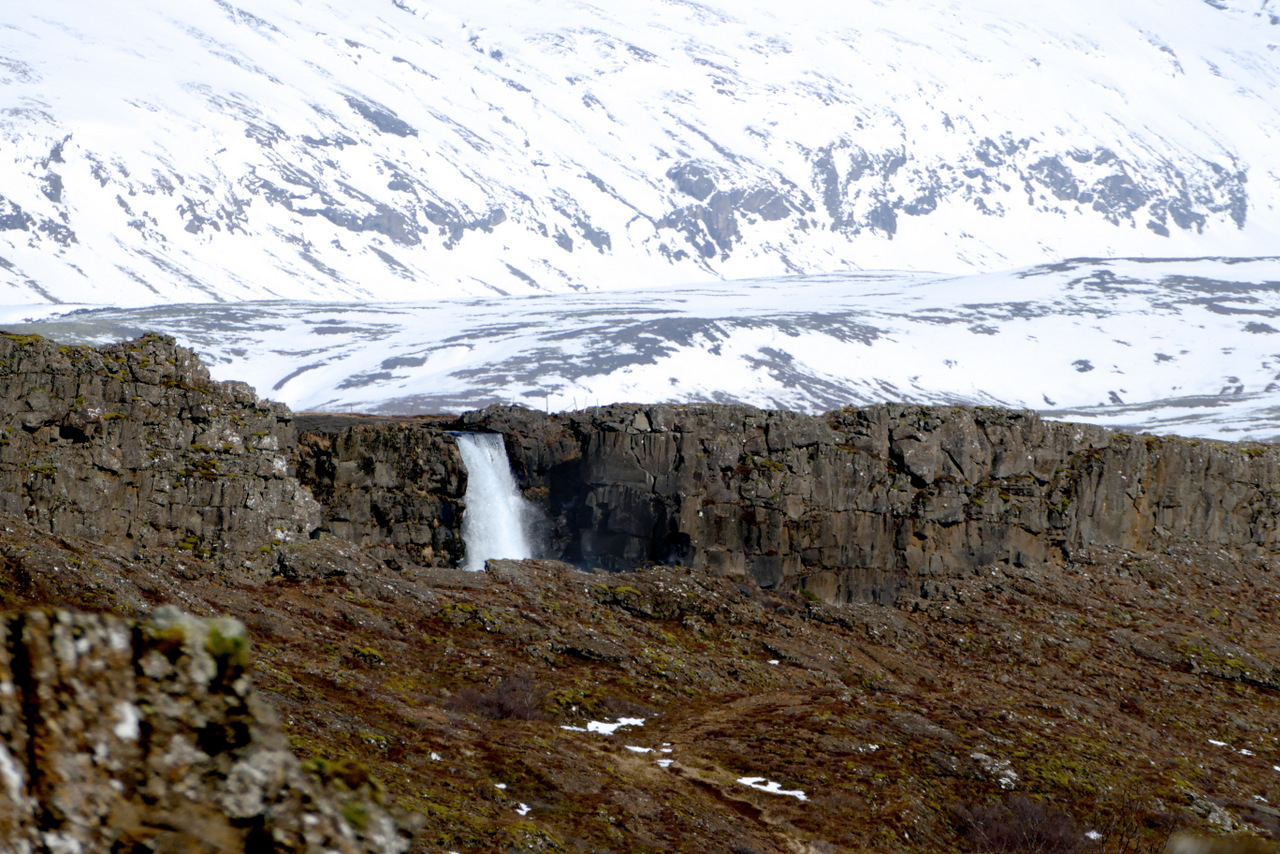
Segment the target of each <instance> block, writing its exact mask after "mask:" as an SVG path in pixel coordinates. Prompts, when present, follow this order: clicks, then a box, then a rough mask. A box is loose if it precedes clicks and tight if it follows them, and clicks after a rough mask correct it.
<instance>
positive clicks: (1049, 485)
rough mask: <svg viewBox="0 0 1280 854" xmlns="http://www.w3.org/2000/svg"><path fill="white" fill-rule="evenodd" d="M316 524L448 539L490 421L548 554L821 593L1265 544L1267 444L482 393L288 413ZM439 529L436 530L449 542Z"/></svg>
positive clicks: (982, 413) (880, 411)
mask: <svg viewBox="0 0 1280 854" xmlns="http://www.w3.org/2000/svg"><path fill="white" fill-rule="evenodd" d="M298 424H299V429H300V431H301V433H302V441H301V446H300V447H301V454H302V459H303V460H304V464H303V465H302V466H301V472H302V478H303V481H304V482H305V483H308V484H309V485H311V486H312V488H313V489H314V490H315V491H316V494H317V495H321V496H324V497H325V502H324V503H325V508H326V509H325V514H326V521H325V522H324V523H323V525H322V530H327V531H330V532H332V533H333V534H334V535H335V536H339V537H342V538H344V539H354V540H355V541H357V542H361V543H367V542H378V543H381V544H385V545H386V546H388V547H398V548H400V549H402V550H403V551H404V552H405V555H404V556H402V559H406V560H421V559H424V558H425V559H427V560H430V559H434V558H435V557H436V556H437V555H442V556H444V557H445V558H446V559H453V557H454V556H455V555H456V554H457V553H458V552H457V547H458V544H459V542H460V540H459V538H458V536H457V531H458V526H459V525H460V521H459V520H460V516H461V513H460V511H461V508H462V504H461V501H460V499H461V493H462V490H463V488H464V485H465V472H464V471H461V470H460V461H459V460H458V458H457V454H456V453H455V452H454V449H453V447H452V445H451V442H450V440H449V438H448V433H447V431H448V430H489V431H495V432H499V433H502V434H503V435H504V436H505V437H506V441H507V449H508V453H509V455H510V457H511V459H512V461H513V464H514V466H515V467H516V469H517V470H518V472H519V473H520V475H521V476H522V479H523V482H524V483H525V484H526V485H527V493H528V495H529V496H530V497H531V499H533V500H535V501H536V502H538V503H539V504H540V505H541V506H542V507H543V508H544V509H545V511H546V513H547V518H548V542H547V549H548V551H549V554H550V556H554V557H558V558H561V559H564V560H568V561H571V562H573V563H576V564H579V565H583V566H588V567H597V568H605V569H609V570H625V569H634V568H636V567H638V566H641V565H645V564H652V563H665V564H679V565H684V566H691V567H695V568H706V569H709V570H711V571H714V572H718V573H722V574H726V575H730V576H734V577H741V576H744V575H750V576H752V578H753V579H754V580H755V581H756V582H757V583H759V584H760V585H762V586H764V587H766V588H789V589H796V588H803V589H806V590H809V591H811V592H813V593H814V594H816V595H818V596H820V597H821V598H823V599H826V600H828V601H833V602H849V601H870V600H875V601H881V602H892V601H893V600H894V599H895V598H896V597H897V595H898V594H899V593H900V592H901V591H904V590H910V591H912V593H913V594H914V593H916V592H921V593H922V594H923V595H925V596H933V597H938V596H942V597H945V596H947V595H948V590H949V583H948V581H947V579H949V578H952V577H955V576H956V575H958V574H959V575H963V574H967V573H969V572H971V571H973V570H974V569H976V568H978V567H982V566H986V565H989V564H992V563H1003V564H1006V565H1013V566H1031V565H1035V564H1041V563H1046V562H1048V563H1061V562H1062V561H1063V560H1064V559H1065V558H1066V557H1067V556H1068V555H1069V554H1070V553H1071V552H1072V551H1074V550H1079V549H1082V548H1085V547H1087V546H1091V545H1108V546H1117V547H1121V548H1126V549H1133V550H1139V551H1141V550H1147V549H1150V548H1152V547H1153V546H1155V545H1157V544H1161V543H1167V542H1169V541H1173V540H1184V541H1188V540H1189V541H1195V542H1200V543H1207V544H1213V545H1217V546H1221V547H1224V548H1228V549H1232V550H1237V551H1240V552H1242V553H1246V554H1253V553H1257V552H1260V551H1261V552H1266V551H1272V550H1274V549H1275V548H1276V546H1277V544H1280V530H1278V529H1277V512H1278V511H1280V491H1277V488H1276V486H1275V484H1276V482H1277V475H1278V474H1280V470H1278V469H1277V466H1278V465H1280V454H1277V452H1276V450H1274V449H1272V448H1270V447H1268V446H1263V445H1253V446H1241V445H1230V444H1224V443H1212V442H1202V441H1197V440H1187V439H1178V438H1160V437H1154V436H1141V437H1137V436H1132V435H1128V434H1124V433H1114V432H1110V431H1106V430H1103V429H1101V428H1096V427H1086V426H1080V425H1072V424H1062V423H1056V422H1049V421H1044V420H1042V419H1040V418H1039V417H1038V416H1036V415H1035V414H1034V413H1030V412H1011V411H1006V410H997V409H984V408H939V407H919V406H892V405H890V406H875V407H868V408H864V409H847V410H840V411H837V412H832V413H829V414H827V415H825V416H817V417H810V416H805V415H799V414H796V413H791V412H766V411H762V410H757V409H752V408H749V407H742V406H676V405H661V406H611V407H605V408H601V409H597V410H589V411H584V412H577V413H569V414H564V415H545V414H543V413H538V412H533V411H530V410H526V409H519V408H506V407H498V408H492V409H488V410H484V411H482V412H476V413H470V414H468V415H464V416H463V417H462V418H460V419H458V420H456V421H443V420H437V421H416V422H415V421H407V422H406V421H379V420H370V419H342V418H335V417H332V416H323V417H314V416H302V417H300V418H299V420H298ZM442 545H447V546H449V547H450V548H449V549H444V548H442Z"/></svg>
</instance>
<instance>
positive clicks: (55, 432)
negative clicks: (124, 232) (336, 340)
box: [0, 335, 320, 565]
mask: <svg viewBox="0 0 1280 854" xmlns="http://www.w3.org/2000/svg"><path fill="white" fill-rule="evenodd" d="M291 418H292V416H291V414H290V413H289V411H288V409H287V408H285V407H284V406H282V405H280V404H276V403H270V402H266V401H259V400H258V399H257V397H256V395H254V393H253V390H252V389H250V388H249V387H248V386H247V385H245V384H244V383H215V382H211V381H210V379H209V374H208V371H207V370H206V369H205V368H204V367H203V366H202V365H201V364H200V362H199V360H198V358H197V357H196V356H195V354H194V353H192V352H191V351H190V350H187V349H185V348H183V347H178V346H176V345H175V343H174V341H173V339H171V338H167V337H164V336H158V335H149V336H146V337H143V338H140V339H138V340H136V341H132V342H127V343H124V344H118V345H113V346H109V347H103V348H101V349H96V350H95V349H90V348H87V347H67V346H60V345H57V344H55V343H53V342H50V341H46V340H44V339H41V338H38V337H35V336H12V335H0V513H3V514H5V515H8V516H18V517H25V518H26V519H28V520H29V521H31V522H33V523H35V524H36V525H37V526H38V527H40V528H43V529H45V530H47V531H49V532H50V533H53V534H58V535H63V536H77V537H83V538H85V539H90V540H95V541H99V542H110V543H113V544H132V545H133V546H134V547H135V548H137V549H149V548H154V547H158V546H178V547H180V548H183V549H186V550H188V551H190V552H193V553H196V554H199V555H205V556H216V557H219V558H220V559H223V560H224V562H226V563H230V564H236V565H239V564H241V563H243V562H246V561H248V562H250V563H255V562H261V559H262V555H261V554H260V553H259V549H260V548H261V547H262V546H263V545H264V544H271V543H275V542H281V541H289V540H293V539H296V538H300V537H302V538H305V537H306V536H307V535H308V533H310V531H311V530H313V529H314V528H315V527H317V525H318V524H319V520H320V507H319V505H318V504H317V503H316V501H315V500H314V499H313V498H312V497H311V495H310V493H309V492H307V490H305V489H303V488H302V487H301V486H300V485H299V483H298V481H297V480H296V479H295V478H294V477H292V472H291V471H290V465H291V458H290V452H291V451H292V449H293V446H294V444H295V437H294V432H293V429H292V425H291Z"/></svg>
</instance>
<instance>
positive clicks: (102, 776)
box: [0, 607, 410, 854]
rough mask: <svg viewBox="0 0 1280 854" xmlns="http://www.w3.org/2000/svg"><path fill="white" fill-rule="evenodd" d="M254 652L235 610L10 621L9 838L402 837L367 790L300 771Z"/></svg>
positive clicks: (72, 846)
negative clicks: (206, 616) (259, 684)
mask: <svg viewBox="0 0 1280 854" xmlns="http://www.w3.org/2000/svg"><path fill="white" fill-rule="evenodd" d="M248 666H249V660H248V637H247V636H246V634H245V631H244V628H243V626H241V625H240V624H239V623H238V622H236V621H234V620H231V619H227V618H220V619H215V620H210V621H205V620H200V619H197V618H195V617H191V616H188V615H186V614H183V613H182V612H180V611H178V610H177V609H175V608H171V607H170V608H162V609H159V610H157V611H156V612H155V614H154V615H153V616H152V618H151V619H150V620H149V621H148V622H145V623H142V624H129V623H126V622H124V621H123V620H120V619H117V618H115V617H110V616H90V615H83V614H74V613H70V612H66V611H30V612H27V613H23V614H13V615H9V616H7V617H5V618H3V619H2V620H0V686H3V690H0V779H2V780H3V785H4V793H5V795H6V797H4V798H2V799H0V839H2V840H3V846H2V847H3V848H4V850H6V851H84V852H92V851H150V852H197V851H198V852H208V854H224V853H225V854H231V852H244V851H279V852H286V851H292V852H316V854H319V852H331V851H333V852H337V851H340V852H347V854H355V852H375V851H376V852H388V854H390V852H403V851H407V850H408V848H409V844H410V840H409V839H408V838H406V837H405V836H403V835H402V834H401V833H400V831H399V830H398V829H397V827H396V825H395V823H394V822H393V821H392V820H391V819H390V818H389V816H388V815H387V814H386V813H385V812H384V811H383V810H382V809H381V808H380V807H378V806H377V805H376V804H375V803H374V802H373V800H372V796H373V794H374V793H373V792H372V790H371V789H369V788H368V787H367V786H366V787H365V788H363V789H361V788H360V787H359V786H356V787H353V788H352V789H351V790H349V791H347V792H345V793H343V794H342V795H341V796H340V797H341V798H342V800H338V799H337V798H335V797H334V796H333V795H332V794H331V793H328V792H326V791H325V790H324V782H323V778H324V773H323V772H324V771H325V770H328V769H327V768H326V767H325V766H317V768H316V771H317V774H316V775H312V774H308V773H306V772H304V770H303V768H302V766H301V765H300V764H299V763H298V760H297V759H296V758H295V757H294V755H293V754H292V753H291V752H290V751H289V748H288V745H287V743H286V742H285V738H284V735H283V733H282V732H281V729H280V723H279V721H278V719H277V718H276V717H275V714H274V713H273V712H272V711H271V710H270V709H269V708H268V707H267V706H266V705H264V704H263V703H262V701H261V700H259V699H258V697H257V695H256V694H255V693H254V691H253V688H252V686H251V684H250V681H249V677H248V675H247V669H248ZM353 819H354V820H353Z"/></svg>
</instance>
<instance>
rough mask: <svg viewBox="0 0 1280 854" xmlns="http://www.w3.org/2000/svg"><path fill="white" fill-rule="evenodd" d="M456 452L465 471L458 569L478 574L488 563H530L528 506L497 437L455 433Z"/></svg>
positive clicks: (488, 434)
mask: <svg viewBox="0 0 1280 854" xmlns="http://www.w3.org/2000/svg"><path fill="white" fill-rule="evenodd" d="M455 436H456V438H457V441H458V450H459V451H460V452H461V453H462V462H463V463H465V464H466V466H467V492H466V495H464V496H463V501H464V502H466V510H464V511H463V514H462V541H463V542H464V543H466V544H467V556H466V558H465V559H464V560H463V562H462V568H463V569H466V570H470V571H472V572H479V571H481V570H483V569H484V562H485V561H486V560H489V559H490V558H512V559H518V560H519V559H524V558H530V557H533V547H532V545H531V544H530V536H529V530H528V523H529V520H530V516H531V508H530V507H529V502H528V500H527V499H525V497H524V496H523V495H521V494H520V490H519V489H518V488H517V487H516V479H515V477H513V476H512V474H511V463H510V462H508V460H507V449H506V446H504V445H503V443H502V436H500V435H498V434H497V433H457V434H455Z"/></svg>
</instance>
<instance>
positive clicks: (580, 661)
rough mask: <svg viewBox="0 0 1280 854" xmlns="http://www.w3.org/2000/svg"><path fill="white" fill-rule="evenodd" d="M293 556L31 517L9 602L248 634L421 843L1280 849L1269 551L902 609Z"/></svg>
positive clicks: (1001, 583)
mask: <svg viewBox="0 0 1280 854" xmlns="http://www.w3.org/2000/svg"><path fill="white" fill-rule="evenodd" d="M275 548H279V549H283V550H287V551H288V552H289V555H288V564H289V565H290V566H294V567H297V568H298V571H296V572H294V573H292V575H293V577H282V576H277V577H274V578H271V579H270V580H264V581H261V582H260V583H251V582H246V581H244V580H239V581H235V582H232V581H230V580H228V579H227V578H226V577H225V576H222V575H220V573H219V572H218V571H217V569H216V567H215V566H214V565H213V564H210V563H206V562H205V561H204V560H202V559H201V558H199V557H196V556H193V555H191V554H189V553H181V552H171V551H157V552H156V553H155V554H153V555H150V556H147V557H144V558H139V557H137V556H135V555H134V554H128V553H124V552H118V551H115V550H113V549H111V548H106V547H102V546H100V545H96V544H94V543H91V542H88V541H81V540H76V539H73V538H56V537H52V536H50V535H47V534H42V533H40V532H38V531H37V530H36V529H34V528H32V527H30V526H28V525H27V524H26V523H25V522H22V521H20V520H16V519H8V520H6V521H5V522H4V524H3V533H2V534H0V596H2V598H3V605H4V606H5V607H6V608H17V607H26V606H29V605H36V604H61V605H71V606H74V607H77V608H81V609H89V610H108V611H112V612H115V613H119V614H123V615H125V616H133V615H142V614H144V613H146V612H149V611H150V610H151V609H153V608H154V607H155V606H157V605H160V604H162V603H176V604H178V605H180V606H181V607H182V608H184V609H186V610H188V611H191V612H193V613H196V614H202V615H213V614H231V615H234V616H237V617H239V618H240V619H242V620H243V621H244V622H245V623H246V625H247V626H248V628H249V630H250V632H251V634H252V636H253V639H254V641H253V650H252V661H253V662H254V663H253V671H254V678H255V679H256V682H257V684H258V686H259V688H260V689H261V691H262V693H263V694H264V696H265V697H266V698H268V699H269V700H270V701H271V702H273V704H274V705H275V706H276V707H277V709H278V710H279V711H280V713H281V716H282V718H283V720H284V723H285V727H286V731H287V733H288V737H289V739H290V742H291V744H292V747H293V749H294V750H295V752H296V753H297V754H298V755H299V756H300V757H301V758H303V759H310V758H320V759H324V760H326V761H328V762H329V763H335V762H338V761H341V760H347V766H346V767H359V768H364V769H367V771H368V773H369V774H370V775H371V776H373V777H375V778H377V779H378V780H379V781H381V784H382V785H384V786H385V790H386V794H385V798H386V800H387V801H388V802H389V803H391V804H392V805H394V806H398V807H402V808H405V809H408V810H412V811H416V812H419V813H421V814H422V815H423V816H424V817H425V821H426V825H425V830H424V832H423V833H422V835H421V836H420V839H419V842H418V847H417V849H416V850H418V851H423V852H436V851H460V852H461V851H495V852H496V851H502V852H506V851H581V852H588V851H590V852H606V851H617V852H624V851H626V852H642V851H698V852H702V851H726V852H750V851H756V852H774V851H779V852H782V851H788V852H789V851H811V852H829V851H920V852H926V851H927V852H937V851H953V850H959V851H1012V850H1035V851H1074V850H1082V851H1084V850H1098V851H1108V852H1110V851H1123V852H1138V851H1159V850H1161V849H1162V848H1163V846H1164V844H1165V842H1166V839H1167V838H1168V836H1169V834H1170V833H1171V832H1172V831H1174V830H1175V829H1178V828H1194V829H1201V830H1204V831H1209V832H1213V833H1218V834H1248V835H1256V836H1261V837H1263V838H1273V839H1274V838H1277V837H1280V809H1277V807H1280V738H1278V737H1277V732H1276V728H1275V722H1276V720H1277V708H1278V706H1277V702H1276V701H1277V697H1278V696H1280V666H1277V662H1278V661H1280V624H1278V623H1277V611H1278V609H1280V567H1278V565H1277V564H1276V563H1275V561H1273V560H1272V559H1269V558H1251V559H1248V560H1242V559H1239V558H1236V557H1233V556H1231V555H1229V554H1227V553H1225V552H1221V551H1212V550H1207V549H1205V548H1202V547H1197V546H1196V545H1194V544H1191V543H1173V544H1170V545H1168V547H1167V548H1165V549H1164V550H1163V551H1162V552H1160V553H1153V554H1136V553H1128V552H1123V551H1116V550H1107V549H1095V550H1090V551H1085V552H1081V553H1078V554H1075V555H1073V556H1072V559H1071V560H1070V562H1069V563H1068V564H1067V565H1066V566H1063V567H1052V566H1043V567H1039V568H1023V569H1014V568H1010V567H1007V566H1006V567H1001V568H997V567H990V568H987V569H984V570H981V571H979V572H973V573H968V574H965V575H964V576H963V577H954V578H951V579H948V584H947V585H945V596H943V597H941V598H930V599H916V598H910V597H906V598H902V599H900V600H899V602H898V603H897V605H896V606H894V607H884V606H878V605H841V606H835V605H828V604H824V603H820V602H816V601H812V600H810V599H808V598H805V597H803V596H794V595H789V594H776V593H771V592H766V591H763V590H761V589H760V588H758V587H757V586H755V585H754V584H753V583H751V582H747V581H732V580H728V579H725V578H722V577H717V576H714V575H711V574H707V573H705V572H692V571H687V570H684V569H679V568H669V567H654V568H652V569H647V570H642V571H639V572H636V573H628V574H603V573H597V574H589V573H584V572H580V571H578V570H575V569H573V568H572V567H569V566H568V565H565V564H559V563H554V562H536V561H528V562H501V563H494V564H491V568H490V571H489V572H486V573H475V574H470V573H463V572H460V571H457V570H449V569H414V570H409V571H402V572H397V571H394V570H392V569H390V568H388V567H387V566H386V565H385V564H384V563H381V562H375V561H371V560H368V559H365V558H364V557H362V556H361V555H360V554H359V553H358V552H357V551H356V550H355V549H353V548H352V547H350V546H347V545H344V544H342V543H340V542H337V541H333V540H327V539H321V540H315V541H309V542H304V543H301V544H297V545H281V546H276V547H275ZM637 718H640V719H643V723H642V724H641V723H635V724H632V725H627V726H624V727H621V728H619V729H618V730H616V731H615V732H613V733H612V734H604V733H598V732H592V731H583V730H588V729H590V728H589V727H588V723H589V722H591V721H602V722H618V721H620V720H623V719H637ZM749 778H764V779H763V780H762V781H759V782H758V783H757V786H762V787H765V788H763V789H762V788H754V787H752V786H749V785H746V784H744V783H742V782H740V781H741V780H743V779H749ZM770 782H772V783H776V784H777V786H774V787H773V788H780V789H781V790H782V791H783V792H795V793H802V794H803V797H801V796H800V795H799V794H783V793H772V792H769V791H767V790H766V789H767V788H769V785H770ZM1091 836H1096V837H1098V838H1097V839H1092V838H1090V837H1091Z"/></svg>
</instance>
